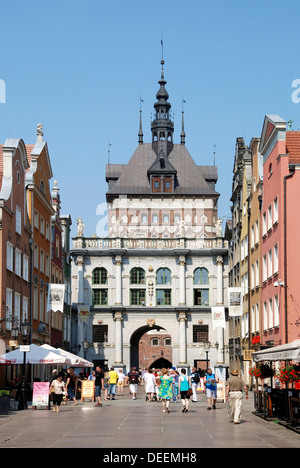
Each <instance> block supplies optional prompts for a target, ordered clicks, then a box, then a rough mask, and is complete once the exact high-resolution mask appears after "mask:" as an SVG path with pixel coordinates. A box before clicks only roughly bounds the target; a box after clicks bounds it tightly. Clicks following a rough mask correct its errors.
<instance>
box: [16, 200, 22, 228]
mask: <svg viewBox="0 0 300 468" xmlns="http://www.w3.org/2000/svg"><path fill="white" fill-rule="evenodd" d="M16 232H17V233H18V234H20V235H21V234H22V211H21V208H20V207H19V206H18V205H16Z"/></svg>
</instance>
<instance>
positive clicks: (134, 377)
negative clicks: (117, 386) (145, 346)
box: [127, 367, 141, 400]
mask: <svg viewBox="0 0 300 468" xmlns="http://www.w3.org/2000/svg"><path fill="white" fill-rule="evenodd" d="M127 377H128V382H129V388H130V392H131V393H132V399H133V400H136V399H137V389H138V385H139V384H140V383H141V379H140V377H139V373H138V372H137V370H136V367H132V368H131V371H130V372H128V374H127Z"/></svg>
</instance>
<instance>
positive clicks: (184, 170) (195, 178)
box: [106, 143, 219, 196]
mask: <svg viewBox="0 0 300 468" xmlns="http://www.w3.org/2000/svg"><path fill="white" fill-rule="evenodd" d="M156 158H157V155H156V153H155V151H154V150H153V149H152V144H151V143H144V144H142V145H138V147H137V149H136V150H135V152H134V153H133V155H132V157H131V159H130V161H129V162H128V164H126V165H121V164H116V165H107V166H106V180H107V181H108V180H109V179H110V178H111V179H112V178H114V179H117V180H116V181H115V183H113V184H109V189H108V192H107V195H108V196H109V195H149V194H150V193H151V192H150V185H149V180H148V176H147V171H148V169H149V168H150V167H151V166H152V165H153V164H154V162H155V161H156ZM168 159H169V161H170V163H171V165H172V166H173V167H174V168H175V169H176V171H177V181H178V185H177V186H176V188H175V192H174V194H175V195H207V196H218V195H219V194H218V193H217V192H216V191H215V190H214V189H213V188H211V184H209V183H208V181H213V182H216V181H217V178H218V176H217V167H216V166H197V165H196V164H195V162H194V160H193V158H192V157H191V155H190V153H189V152H188V150H187V149H186V147H185V146H184V145H180V144H175V145H174V147H173V150H172V151H171V153H170V154H169V157H168Z"/></svg>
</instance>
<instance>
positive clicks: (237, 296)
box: [228, 288, 243, 317]
mask: <svg viewBox="0 0 300 468" xmlns="http://www.w3.org/2000/svg"><path fill="white" fill-rule="evenodd" d="M228 309H229V316H230V317H241V316H242V315H243V289H242V288H228Z"/></svg>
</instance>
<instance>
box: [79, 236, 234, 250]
mask: <svg viewBox="0 0 300 468" xmlns="http://www.w3.org/2000/svg"><path fill="white" fill-rule="evenodd" d="M213 248H217V249H220V248H221V249H224V248H225V249H227V248H228V241H226V240H224V239H223V238H220V237H218V238H195V239H189V238H114V237H103V238H100V237H80V236H78V237H76V238H74V239H73V249H88V250H110V249H126V250H133V249H134V250H135V249H138V250H173V249H189V250H193V249H213Z"/></svg>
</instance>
